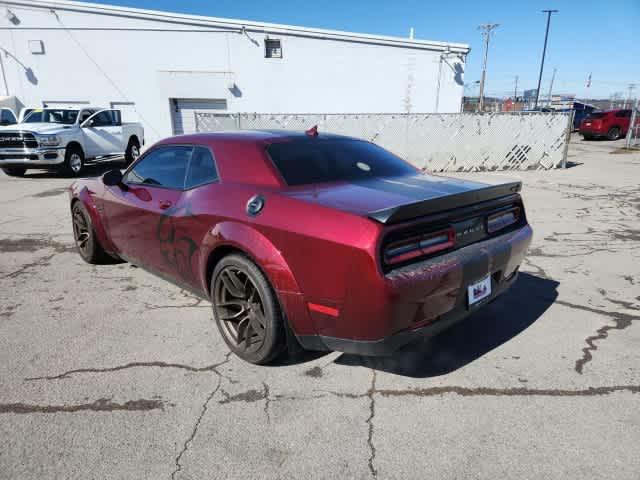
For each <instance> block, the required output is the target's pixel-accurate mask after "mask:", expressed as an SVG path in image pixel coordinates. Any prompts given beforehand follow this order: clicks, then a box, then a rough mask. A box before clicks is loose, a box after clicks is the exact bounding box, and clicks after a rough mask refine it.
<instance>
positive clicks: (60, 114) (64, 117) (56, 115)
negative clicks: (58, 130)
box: [23, 108, 78, 125]
mask: <svg viewBox="0 0 640 480" xmlns="http://www.w3.org/2000/svg"><path fill="white" fill-rule="evenodd" d="M76 118H78V110H67V109H55V108H45V109H36V110H32V111H31V112H30V113H29V114H27V116H26V117H25V118H24V120H23V121H24V123H39V122H44V123H62V124H63V125H73V124H74V123H76Z"/></svg>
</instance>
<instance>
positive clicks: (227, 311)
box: [211, 254, 285, 365]
mask: <svg viewBox="0 0 640 480" xmlns="http://www.w3.org/2000/svg"><path fill="white" fill-rule="evenodd" d="M211 300H212V302H213V315H214V318H215V320H216V324H217V325H218V329H219V330H220V333H221V334H222V338H223V339H224V341H225V343H226V344H227V345H228V347H229V348H230V349H231V350H232V351H233V353H235V354H236V355H238V356H239V357H240V358H242V359H244V360H246V361H248V362H251V363H255V364H259V365H262V364H265V363H269V362H270V361H272V360H274V359H275V358H276V357H277V356H278V355H279V354H280V353H281V352H282V350H283V348H284V346H285V331H284V318H283V315H282V312H281V310H280V305H279V303H278V300H277V298H276V296H275V293H274V291H273V288H272V287H271V285H270V284H269V281H268V280H267V278H266V277H265V276H264V274H263V273H262V272H261V271H260V269H259V268H258V267H257V266H256V265H255V264H254V263H253V262H252V261H251V260H249V259H248V258H247V257H245V256H243V255H237V254H232V255H228V256H226V257H224V258H223V259H222V260H220V262H218V264H217V265H216V267H215V269H214V271H213V275H212V277H211Z"/></svg>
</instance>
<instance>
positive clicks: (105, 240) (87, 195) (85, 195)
mask: <svg viewBox="0 0 640 480" xmlns="http://www.w3.org/2000/svg"><path fill="white" fill-rule="evenodd" d="M94 195H95V193H94V192H93V191H91V190H89V189H88V188H87V187H86V186H85V187H82V189H80V190H76V189H75V184H74V185H72V186H71V197H72V201H71V208H73V203H74V200H76V201H80V202H82V205H84V207H85V208H86V210H87V212H89V216H90V217H91V224H92V226H93V230H94V231H95V234H96V237H97V238H98V241H99V242H100V245H101V246H102V248H104V249H105V250H106V251H107V252H110V253H115V251H116V250H115V247H114V246H113V244H112V243H111V240H110V238H109V236H108V235H107V232H106V230H105V228H104V223H103V214H104V212H101V211H100V207H98V205H96V202H95V199H94V198H93V196H94Z"/></svg>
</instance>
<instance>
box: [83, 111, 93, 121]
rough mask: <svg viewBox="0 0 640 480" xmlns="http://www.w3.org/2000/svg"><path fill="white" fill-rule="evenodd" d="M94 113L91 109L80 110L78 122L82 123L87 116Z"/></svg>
mask: <svg viewBox="0 0 640 480" xmlns="http://www.w3.org/2000/svg"><path fill="white" fill-rule="evenodd" d="M94 113H95V112H94V111H93V110H82V112H80V123H83V122H85V121H86V120H88V119H89V117H90V116H91V115H93V114H94Z"/></svg>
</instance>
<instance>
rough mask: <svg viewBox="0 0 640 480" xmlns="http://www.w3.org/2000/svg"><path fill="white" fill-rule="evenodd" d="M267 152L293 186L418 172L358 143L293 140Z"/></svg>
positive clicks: (273, 145)
mask: <svg viewBox="0 0 640 480" xmlns="http://www.w3.org/2000/svg"><path fill="white" fill-rule="evenodd" d="M267 152H268V153H269V155H270V156H271V159H272V160H273V163H274V164H275V166H276V168H277V169H278V170H279V172H280V174H281V175H282V177H283V178H284V180H285V182H287V185H292V186H293V185H306V184H309V183H323V182H335V181H346V180H350V181H352V180H363V179H366V178H373V177H397V176H401V175H412V174H415V173H416V169H415V168H413V167H412V166H410V165H409V164H408V163H406V162H404V161H403V160H401V159H400V158H398V157H396V156H395V155H393V154H392V153H390V152H388V151H386V150H385V149H383V148H381V147H378V146H377V145H374V144H373V143H369V142H363V141H359V140H343V139H339V140H333V139H330V140H321V139H310V140H294V141H291V142H284V143H273V144H271V145H269V147H267Z"/></svg>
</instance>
